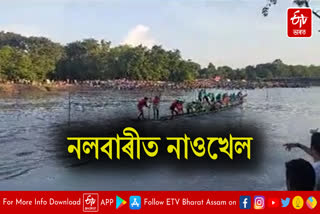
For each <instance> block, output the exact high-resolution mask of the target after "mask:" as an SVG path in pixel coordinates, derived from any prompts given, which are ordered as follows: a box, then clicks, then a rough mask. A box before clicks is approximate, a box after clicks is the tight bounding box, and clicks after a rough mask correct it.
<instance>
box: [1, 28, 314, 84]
mask: <svg viewBox="0 0 320 214" xmlns="http://www.w3.org/2000/svg"><path fill="white" fill-rule="evenodd" d="M216 76H221V77H222V78H228V79H232V80H241V79H248V80H257V79H270V78H282V77H320V67H319V66H309V67H307V66H301V65H296V66H293V65H286V64H284V63H283V62H282V61H281V60H275V61H274V62H272V63H265V64H259V65H256V66H247V67H246V68H243V69H232V68H231V67H228V66H221V67H218V68H216V67H215V66H214V65H213V64H212V63H209V65H208V66H207V67H204V68H201V66H200V65H199V64H197V63H195V62H193V61H191V60H184V59H183V58H182V57H181V53H180V51H179V50H165V49H163V48H162V47H161V46H153V47H152V48H151V49H148V48H146V47H144V46H141V45H140V46H137V47H131V46H128V45H120V46H115V47H111V43H110V42H106V41H104V40H102V41H97V40H94V39H84V40H82V41H75V42H72V43H69V44H67V45H65V46H62V45H60V44H57V43H54V42H52V41H50V40H49V39H47V38H43V37H24V36H21V35H18V34H14V33H4V32H0V79H2V80H21V79H25V80H30V81H33V80H36V81H43V80H45V79H47V78H49V79H56V80H66V79H69V80H110V79H121V78H126V79H130V80H162V81H175V82H182V81H190V80H194V79H196V78H204V79H209V78H214V77H216Z"/></svg>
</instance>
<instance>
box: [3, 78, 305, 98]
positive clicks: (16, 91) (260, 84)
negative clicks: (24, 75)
mask: <svg viewBox="0 0 320 214" xmlns="http://www.w3.org/2000/svg"><path fill="white" fill-rule="evenodd" d="M301 87H309V85H306V84H302V83H301V84H298V85H297V84H288V83H283V82H274V81H273V82H271V81H248V82H247V81H219V82H216V81H214V80H211V79H203V80H196V81H190V82H182V83H173V82H164V81H134V80H125V79H122V80H109V81H100V80H94V81H81V82H79V81H73V82H72V83H71V82H67V81H63V82H62V81H60V82H49V83H37V82H33V83H23V82H19V83H13V82H7V83H0V95H1V96H10V95H24V94H30V93H31V94H32V93H42V94H52V93H55V92H68V91H81V90H95V89H97V90H98V89H115V90H135V89H150V90H159V91H161V90H193V89H200V88H207V89H210V88H212V89H214V88H216V89H226V90H235V89H236V90H245V89H256V88H301Z"/></svg>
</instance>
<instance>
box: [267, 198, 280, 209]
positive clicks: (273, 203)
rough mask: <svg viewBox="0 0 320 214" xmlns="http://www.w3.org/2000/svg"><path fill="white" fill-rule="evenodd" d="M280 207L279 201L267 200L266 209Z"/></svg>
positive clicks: (274, 199)
mask: <svg viewBox="0 0 320 214" xmlns="http://www.w3.org/2000/svg"><path fill="white" fill-rule="evenodd" d="M279 206H280V200H279V199H278V198H269V199H268V207H270V208H276V207H279Z"/></svg>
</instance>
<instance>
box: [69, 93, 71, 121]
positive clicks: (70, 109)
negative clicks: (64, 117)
mask: <svg viewBox="0 0 320 214" xmlns="http://www.w3.org/2000/svg"><path fill="white" fill-rule="evenodd" d="M68 97H69V106H68V126H70V120H71V95H70V91H69V96H68Z"/></svg>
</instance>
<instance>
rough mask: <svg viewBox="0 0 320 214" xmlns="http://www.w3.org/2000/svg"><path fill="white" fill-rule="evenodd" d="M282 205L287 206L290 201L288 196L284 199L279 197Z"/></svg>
mask: <svg viewBox="0 0 320 214" xmlns="http://www.w3.org/2000/svg"><path fill="white" fill-rule="evenodd" d="M281 203H282V207H287V206H288V205H289V203H290V198H286V200H284V199H282V198H281Z"/></svg>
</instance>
